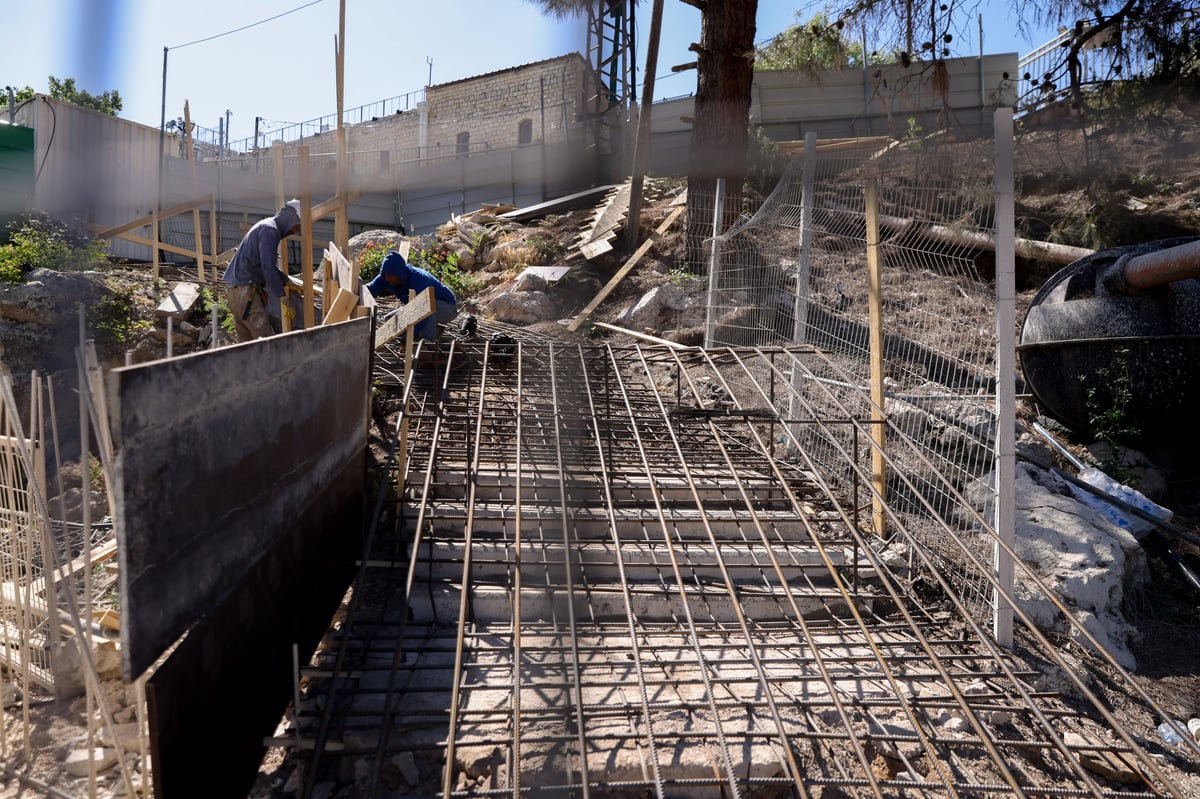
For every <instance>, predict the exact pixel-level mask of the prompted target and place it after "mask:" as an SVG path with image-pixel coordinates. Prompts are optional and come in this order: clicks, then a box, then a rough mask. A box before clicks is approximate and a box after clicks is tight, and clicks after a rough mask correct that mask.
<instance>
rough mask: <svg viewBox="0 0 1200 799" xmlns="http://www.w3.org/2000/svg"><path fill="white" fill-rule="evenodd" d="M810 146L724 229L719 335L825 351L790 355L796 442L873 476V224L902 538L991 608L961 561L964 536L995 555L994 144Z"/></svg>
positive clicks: (716, 271) (978, 578) (721, 339)
mask: <svg viewBox="0 0 1200 799" xmlns="http://www.w3.org/2000/svg"><path fill="white" fill-rule="evenodd" d="M813 142H814V140H811V139H810V142H809V146H808V147H807V148H806V155H805V157H803V158H797V159H794V160H793V161H792V162H791V164H790V166H789V168H788V170H787V171H786V173H785V175H784V176H783V178H782V180H781V181H780V183H779V185H778V186H777V188H776V189H775V190H774V192H773V193H772V194H771V195H770V197H769V198H768V199H767V200H766V201H765V202H764V204H763V205H762V207H761V208H760V209H759V210H758V211H757V212H756V213H755V214H754V215H753V217H751V218H749V219H744V220H742V221H740V222H739V223H738V224H736V225H734V226H733V227H731V228H730V229H729V230H728V231H726V232H725V233H724V234H723V235H721V236H719V237H718V238H717V239H716V244H717V246H716V247H715V248H714V250H713V252H714V255H713V258H712V262H711V263H710V265H709V267H710V275H709V281H710V308H709V321H708V325H707V336H706V338H707V342H708V344H709V345H710V346H729V347H756V348H757V347H777V346H780V345H786V344H804V345H809V346H812V347H815V348H817V349H819V350H821V351H822V352H823V353H824V354H825V356H826V357H825V358H822V359H818V360H816V361H815V362H814V364H815V365H809V364H808V363H807V362H806V361H804V360H803V359H802V358H800V359H797V361H796V362H795V363H794V364H793V365H792V366H791V367H790V370H791V384H792V389H793V392H794V393H789V392H780V395H779V398H778V399H777V401H776V404H777V408H776V410H777V411H778V412H779V413H781V414H786V418H788V419H789V420H790V421H791V422H793V424H791V425H789V429H790V430H791V431H792V433H793V434H794V436H795V438H794V439H793V440H792V441H791V442H788V441H784V442H781V443H783V444H785V445H787V444H788V443H794V444H796V445H798V446H799V448H800V449H801V450H802V451H803V455H804V456H805V458H806V459H808V460H811V461H812V462H813V463H814V464H816V465H817V466H818V467H819V468H821V469H822V471H824V472H826V473H827V474H829V475H831V476H832V479H833V481H834V483H835V485H834V486H833V487H834V488H835V489H838V490H842V491H846V492H848V491H850V490H851V489H852V487H853V484H854V482H855V481H854V479H853V476H852V475H849V474H846V475H844V478H845V479H843V481H842V485H840V486H839V485H836V483H837V481H838V478H837V475H838V474H839V473H844V472H846V469H845V466H844V462H843V461H842V457H841V455H842V454H846V453H850V454H852V457H853V458H854V459H855V461H856V462H858V463H859V465H860V467H861V469H862V471H863V473H866V474H870V473H871V459H872V454H871V447H870V445H869V443H870V442H869V439H870V434H868V435H867V439H868V441H867V442H866V443H864V441H863V440H862V436H861V433H856V432H855V431H856V430H859V429H865V428H861V426H860V424H856V423H854V420H857V421H858V423H862V422H864V421H865V422H866V423H867V424H868V425H869V424H870V420H871V418H872V415H873V414H872V411H873V408H874V405H873V403H872V400H871V384H872V379H873V376H872V369H871V339H872V320H871V310H870V305H871V291H870V285H869V283H870V280H869V275H870V270H869V268H868V249H869V248H868V243H869V238H868V228H869V223H874V225H875V226H876V227H877V230H878V245H879V246H878V254H879V258H878V261H879V264H880V286H879V292H878V295H877V296H878V305H877V314H878V317H877V318H878V320H879V321H878V327H877V328H876V331H877V333H876V335H877V337H876V341H877V342H878V346H881V349H882V365H883V373H882V374H878V373H876V374H875V376H874V379H875V380H877V381H879V382H880V384H881V386H882V389H883V392H882V395H883V397H884V400H883V407H882V408H880V409H878V410H879V411H882V415H883V416H884V417H885V418H886V421H885V422H876V423H877V424H883V425H884V432H883V435H882V438H883V440H884V441H885V444H884V450H883V453H882V455H883V456H884V457H885V458H886V460H887V463H888V465H887V469H886V483H885V484H886V488H885V489H884V495H885V496H884V498H883V501H884V503H885V504H886V506H887V508H888V511H887V513H888V514H891V519H892V521H891V524H890V529H889V530H888V534H895V532H896V530H897V528H899V529H902V530H904V531H905V534H906V536H907V535H909V534H911V536H912V537H913V542H912V543H914V544H916V545H918V546H922V547H925V548H927V549H928V550H929V551H930V552H932V553H933V554H934V555H935V556H936V557H937V560H938V562H939V563H941V564H942V565H943V566H944V567H945V568H946V569H947V572H948V573H949V574H950V575H951V578H952V579H953V580H954V581H955V582H956V583H957V586H958V588H959V590H960V592H961V594H962V596H964V597H965V598H967V599H968V600H969V601H971V602H972V604H973V605H974V609H975V610H976V611H977V612H978V613H979V615H980V617H983V616H985V615H986V614H988V613H990V611H991V606H990V597H991V592H990V589H989V588H988V587H987V586H986V585H985V580H984V578H983V576H982V575H980V574H978V570H977V569H972V568H970V567H968V566H966V565H964V560H965V559H964V557H963V550H962V546H963V542H964V541H966V542H968V543H967V546H969V547H970V549H971V551H972V552H975V553H976V554H977V555H978V558H979V560H980V561H981V562H983V563H990V562H991V546H992V540H991V537H990V535H989V534H988V531H986V530H984V529H983V527H984V526H986V525H985V524H984V523H983V522H982V521H981V516H980V513H979V511H980V510H981V509H982V508H983V507H984V506H985V505H986V504H987V503H988V502H990V501H991V497H992V486H991V482H990V478H988V475H989V474H990V473H991V470H992V468H993V456H994V453H993V441H994V437H995V432H994V431H995V424H996V422H995V352H996V338H995V335H996V334H995V291H994V288H993V284H992V282H991V277H992V276H991V275H990V274H981V269H980V266H979V264H978V263H977V260H976V253H978V252H979V251H980V247H981V244H985V245H986V244H987V243H990V241H991V240H992V228H993V221H992V220H993V173H994V167H993V163H994V158H993V149H992V148H993V145H992V142H991V141H990V140H987V141H977V142H965V143H963V142H954V143H933V142H931V141H930V140H928V139H924V140H923V139H920V138H917V137H911V138H909V139H906V140H905V141H902V142H893V143H892V144H890V145H887V146H880V144H879V143H878V141H870V142H865V143H861V144H860V143H857V142H851V143H848V144H845V145H843V144H831V145H828V146H824V147H823V146H821V145H817V146H815V147H814V146H812V144H813ZM869 185H870V186H872V187H877V188H873V193H874V196H876V197H877V202H876V203H875V207H874V208H868V200H867V197H868V186H869ZM876 416H879V414H878V413H877V414H876ZM814 421H816V422H819V423H813V422H814ZM855 453H856V454H855ZM839 463H842V464H843V465H842V466H840V467H839V466H838V464H839ZM985 478H987V479H985ZM860 488H861V486H860ZM980 489H982V492H981V491H980ZM868 493H869V492H868ZM968 494H970V495H971V496H973V497H976V504H977V505H978V506H979V507H976V508H972V507H971V505H970V504H969V503H968V502H967V501H966V500H965V499H964V496H966V495H968ZM867 502H868V503H869V502H870V499H867Z"/></svg>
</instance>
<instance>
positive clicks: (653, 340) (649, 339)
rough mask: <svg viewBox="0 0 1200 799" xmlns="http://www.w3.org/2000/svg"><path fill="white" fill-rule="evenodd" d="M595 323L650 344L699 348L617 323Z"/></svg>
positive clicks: (676, 348) (675, 348)
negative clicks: (620, 325) (619, 325)
mask: <svg viewBox="0 0 1200 799" xmlns="http://www.w3.org/2000/svg"><path fill="white" fill-rule="evenodd" d="M593 324H595V325H596V327H602V328H604V329H605V330H611V331H613V332H614V333H624V334H625V335H627V336H633V337H634V338H636V339H641V340H642V341H645V342H648V343H650V344H659V345H661V346H664V347H669V348H671V349H673V350H694V349H697V347H693V346H692V345H690V344H680V343H679V342H678V341H670V340H668V339H665V338H659V337H658V336H652V335H650V334H649V333H639V332H637V331H636V330H630V329H629V328H627V327H618V326H617V325H610V324H607V323H606V322H594V323H593Z"/></svg>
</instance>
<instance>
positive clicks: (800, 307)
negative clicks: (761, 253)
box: [788, 130, 817, 440]
mask: <svg viewBox="0 0 1200 799" xmlns="http://www.w3.org/2000/svg"><path fill="white" fill-rule="evenodd" d="M816 170H817V134H816V131H811V130H810V131H808V132H807V133H805V134H804V176H803V188H802V190H801V193H800V257H799V259H798V261H797V264H796V302H795V304H794V305H793V306H792V318H793V319H794V320H795V321H794V323H793V326H792V341H793V342H795V343H796V344H806V343H807V342H808V292H809V280H810V278H811V272H812V262H811V256H812V238H813V234H812V218H813V184H814V183H815V181H816ZM799 404H800V368H799V364H798V363H793V365H792V393H791V395H790V396H789V397H788V418H789V419H795V418H796V416H797V414H799V412H800V411H799V408H798V407H797V406H799ZM792 434H793V435H794V436H797V437H798V435H799V430H798V429H796V428H795V427H794V426H793V429H792ZM797 440H799V439H798V438H797Z"/></svg>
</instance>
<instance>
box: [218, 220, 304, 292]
mask: <svg viewBox="0 0 1200 799" xmlns="http://www.w3.org/2000/svg"><path fill="white" fill-rule="evenodd" d="M298 224H300V214H298V213H296V209H295V208H293V207H292V206H290V205H285V206H283V207H282V208H280V209H279V213H277V214H275V216H273V217H269V218H267V219H263V220H260V221H258V222H256V223H255V224H254V227H252V228H250V230H248V231H246V236H245V238H243V239H242V243H241V244H239V245H238V248H237V252H236V253H234V256H233V260H231V261H230V262H229V266H228V267H227V268H226V269H225V276H224V280H225V282H226V283H228V284H229V285H231V286H251V285H253V286H258V287H259V288H261V289H266V290H267V293H268V294H270V295H271V296H272V297H275V298H279V297H282V296H283V275H282V273H280V271H279V268H278V267H277V266H276V264H277V262H278V261H279V242H280V240H281V239H282V238H283V237H284V235H286V234H287V232H288V231H289V230H291V229H292V228H293V227H295V226H296V225H298Z"/></svg>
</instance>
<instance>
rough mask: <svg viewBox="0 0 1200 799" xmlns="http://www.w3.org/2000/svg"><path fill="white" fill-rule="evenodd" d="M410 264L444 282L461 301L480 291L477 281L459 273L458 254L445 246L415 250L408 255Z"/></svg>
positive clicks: (438, 245) (436, 245) (439, 245)
mask: <svg viewBox="0 0 1200 799" xmlns="http://www.w3.org/2000/svg"><path fill="white" fill-rule="evenodd" d="M408 262H409V263H410V264H412V265H413V266H419V267H421V268H422V269H424V270H425V271H426V272H429V274H431V275H433V276H434V277H436V278H437V279H438V280H440V281H442V282H443V283H444V284H446V288H448V289H450V290H451V291H453V292H454V296H455V297H457V298H458V299H460V300H461V299H462V298H463V297H468V296H470V295H471V294H473V293H475V291H477V290H478V284H477V281H476V280H475V279H474V278H473V277H472V276H471V275H469V274H466V273H464V272H460V271H459V269H458V253H456V252H454V251H453V250H451V249H450V248H448V247H447V246H446V245H444V244H435V245H433V246H432V247H430V248H429V249H426V250H413V251H412V252H410V253H409V254H408Z"/></svg>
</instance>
